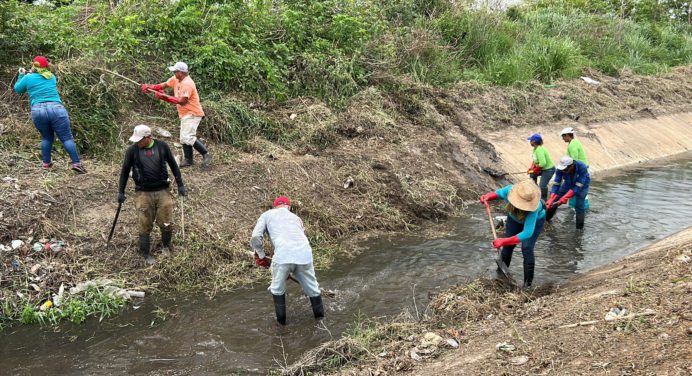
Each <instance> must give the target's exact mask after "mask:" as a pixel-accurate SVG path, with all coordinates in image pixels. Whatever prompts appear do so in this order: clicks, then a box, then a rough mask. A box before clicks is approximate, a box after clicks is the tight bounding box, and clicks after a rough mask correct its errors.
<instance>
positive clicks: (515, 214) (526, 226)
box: [481, 180, 545, 288]
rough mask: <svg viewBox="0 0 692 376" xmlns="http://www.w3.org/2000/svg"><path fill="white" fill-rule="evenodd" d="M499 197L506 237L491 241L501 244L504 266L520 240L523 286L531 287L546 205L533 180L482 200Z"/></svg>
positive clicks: (488, 195) (482, 197) (494, 243)
mask: <svg viewBox="0 0 692 376" xmlns="http://www.w3.org/2000/svg"><path fill="white" fill-rule="evenodd" d="M498 198H501V199H503V200H505V202H506V203H507V206H506V209H507V214H508V215H507V222H506V223H505V237H504V238H497V239H495V240H493V247H494V248H500V247H502V253H501V256H500V257H501V258H502V262H503V263H505V265H507V266H509V263H510V262H511V261H512V251H514V247H515V246H516V245H517V244H519V243H521V254H522V256H523V257H524V288H529V287H531V285H532V283H533V274H534V269H535V266H536V261H535V258H534V255H533V249H534V247H535V246H536V241H537V240H538V236H539V235H540V234H541V231H542V230H543V225H544V224H545V208H544V206H543V203H542V202H541V191H540V189H539V188H538V185H536V183H535V182H534V181H533V180H524V181H522V182H520V183H517V184H514V185H511V184H510V185H508V186H505V187H503V188H500V189H498V190H496V191H495V192H489V193H486V194H484V195H483V196H481V202H482V203H484V204H485V203H488V202H489V201H493V200H496V199H498Z"/></svg>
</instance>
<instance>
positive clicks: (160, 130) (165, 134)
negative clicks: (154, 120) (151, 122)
mask: <svg viewBox="0 0 692 376" xmlns="http://www.w3.org/2000/svg"><path fill="white" fill-rule="evenodd" d="M156 134H158V135H159V136H161V137H173V135H172V134H171V132H169V131H167V130H165V129H163V128H161V127H156Z"/></svg>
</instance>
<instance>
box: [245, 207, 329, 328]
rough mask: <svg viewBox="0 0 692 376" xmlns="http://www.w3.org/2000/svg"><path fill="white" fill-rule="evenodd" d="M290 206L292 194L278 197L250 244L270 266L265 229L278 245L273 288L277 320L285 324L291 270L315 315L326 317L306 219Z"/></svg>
mask: <svg viewBox="0 0 692 376" xmlns="http://www.w3.org/2000/svg"><path fill="white" fill-rule="evenodd" d="M290 209H291V201H290V200H289V199H288V197H285V196H280V197H278V198H277V199H276V200H274V208H273V209H270V210H267V211H266V212H264V213H262V215H261V216H260V218H259V219H258V220H257V224H256V225H255V228H254V230H253V231H252V238H251V239H250V246H251V247H252V249H253V250H254V251H255V264H257V265H258V266H261V267H264V268H268V267H269V266H270V261H269V258H268V257H267V255H266V254H265V252H264V246H263V237H264V233H265V232H267V233H268V234H269V240H270V241H271V242H272V245H273V246H274V257H273V259H271V270H272V283H271V286H270V287H269V291H271V293H272V296H273V298H274V309H275V310H276V321H278V322H279V324H281V325H286V280H287V279H288V278H289V276H290V275H291V274H293V276H294V277H295V279H296V280H297V281H298V282H299V283H300V286H301V287H302V288H303V291H304V292H305V295H307V296H308V297H309V298H310V304H311V305H312V312H313V313H314V314H315V318H321V317H324V306H323V305H322V296H321V294H320V286H319V284H318V283H317V278H315V268H314V267H313V265H312V248H311V247H310V243H309V242H308V238H307V236H305V228H304V227H303V221H302V220H301V219H300V218H299V217H298V216H297V215H295V214H293V213H291V210H290Z"/></svg>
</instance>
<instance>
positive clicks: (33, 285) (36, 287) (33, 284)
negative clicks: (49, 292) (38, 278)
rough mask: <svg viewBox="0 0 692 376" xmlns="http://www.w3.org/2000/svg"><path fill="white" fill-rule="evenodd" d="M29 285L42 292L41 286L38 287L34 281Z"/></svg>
mask: <svg viewBox="0 0 692 376" xmlns="http://www.w3.org/2000/svg"><path fill="white" fill-rule="evenodd" d="M29 286H31V288H32V289H34V291H36V292H41V288H40V287H38V285H37V284H35V283H32V284H30V285H29Z"/></svg>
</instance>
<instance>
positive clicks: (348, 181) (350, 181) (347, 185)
mask: <svg viewBox="0 0 692 376" xmlns="http://www.w3.org/2000/svg"><path fill="white" fill-rule="evenodd" d="M351 187H353V178H352V177H351V176H349V177H347V178H346V181H344V189H346V188H351Z"/></svg>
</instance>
